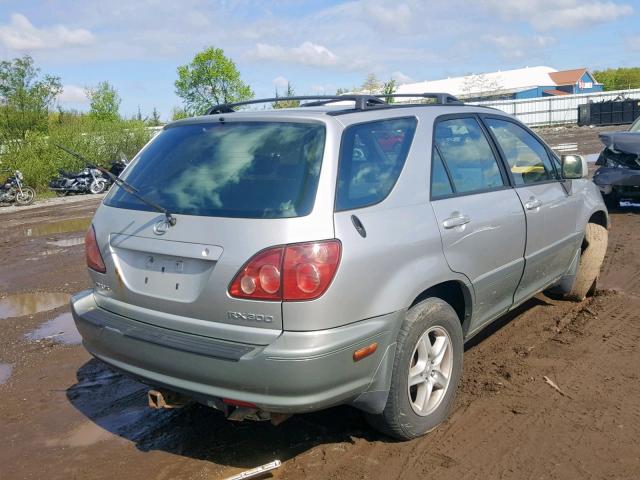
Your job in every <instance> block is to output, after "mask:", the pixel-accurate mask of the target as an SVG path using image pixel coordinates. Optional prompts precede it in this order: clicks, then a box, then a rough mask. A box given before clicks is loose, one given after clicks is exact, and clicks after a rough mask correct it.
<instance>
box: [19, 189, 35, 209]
mask: <svg viewBox="0 0 640 480" xmlns="http://www.w3.org/2000/svg"><path fill="white" fill-rule="evenodd" d="M35 199H36V191H35V190H34V189H33V188H31V187H23V188H22V193H20V192H18V194H17V195H16V204H17V205H20V206H25V205H31V204H32V203H33V201H34V200H35Z"/></svg>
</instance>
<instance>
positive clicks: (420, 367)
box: [365, 298, 463, 440]
mask: <svg viewBox="0 0 640 480" xmlns="http://www.w3.org/2000/svg"><path fill="white" fill-rule="evenodd" d="M462 354H463V337H462V326H461V325H460V319H459V318H458V316H457V315H456V312H455V311H454V310H453V308H452V307H451V305H449V304H448V303H447V302H445V301H444V300H441V299H439V298H428V299H426V300H424V301H422V302H420V303H418V304H417V305H415V306H413V307H412V308H411V309H410V310H409V311H408V312H407V316H406V318H405V320H404V323H403V325H402V328H401V329H400V333H399V334H398V341H397V347H396V354H395V359H394V364H393V374H392V377H391V388H390V390H389V396H388V398H387V404H386V405H385V408H384V410H383V412H382V413H380V414H377V415H372V414H365V415H366V418H367V420H368V422H369V423H370V424H371V426H373V427H374V428H375V429H377V430H379V431H380V432H382V433H384V434H386V435H389V436H391V437H394V438H397V439H399V440H409V439H411V438H415V437H419V436H421V435H424V434H425V433H427V432H430V431H431V430H433V429H434V428H436V427H437V426H438V425H440V424H441V423H442V422H443V421H444V420H446V418H447V416H448V415H449V412H450V410H451V407H452V405H453V400H454V398H455V395H456V390H457V387H458V382H459V381H460V375H461V373H462Z"/></svg>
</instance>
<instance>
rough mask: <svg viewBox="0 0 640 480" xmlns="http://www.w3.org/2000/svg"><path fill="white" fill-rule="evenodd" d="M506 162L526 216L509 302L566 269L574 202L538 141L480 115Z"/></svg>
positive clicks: (575, 240) (572, 245) (575, 243)
mask: <svg viewBox="0 0 640 480" xmlns="http://www.w3.org/2000/svg"><path fill="white" fill-rule="evenodd" d="M484 122H485V125H486V126H487V127H488V130H489V131H490V132H491V134H492V135H493V137H494V138H495V140H496V142H497V144H498V145H499V147H500V149H501V150H502V154H503V156H504V158H505V160H506V162H507V165H508V168H509V170H510V174H511V177H512V179H513V182H514V184H515V191H516V192H517V194H518V196H519V198H520V201H521V202H522V206H523V207H524V210H525V214H526V218H527V247H526V250H525V270H524V275H523V277H522V281H521V282H520V285H519V286H518V290H517V291H516V294H515V298H514V302H515V303H516V304H517V303H520V302H522V301H523V300H525V299H526V298H528V297H530V296H531V295H533V294H535V293H536V292H538V291H540V290H542V289H544V288H545V287H547V286H549V284H550V283H553V282H554V281H555V280H557V279H558V278H559V277H560V276H562V275H563V274H564V273H566V271H567V269H568V268H569V265H570V264H571V260H572V259H573V257H574V255H575V253H576V251H577V248H578V247H579V245H580V235H579V234H577V233H576V218H575V212H576V211H578V208H576V206H575V205H574V202H575V201H577V199H576V198H575V197H572V196H571V195H569V194H568V193H567V191H566V190H565V188H564V186H563V185H562V183H561V181H560V177H559V174H558V172H556V169H555V168H554V166H553V164H552V160H551V158H550V157H549V152H548V151H547V149H546V148H545V147H544V145H543V144H542V143H541V142H540V141H539V140H538V139H537V138H536V137H535V136H534V135H532V134H531V133H530V132H528V131H527V130H526V129H525V128H523V127H522V126H520V125H518V124H516V123H514V122H512V121H510V120H508V119H504V118H496V117H485V118H484Z"/></svg>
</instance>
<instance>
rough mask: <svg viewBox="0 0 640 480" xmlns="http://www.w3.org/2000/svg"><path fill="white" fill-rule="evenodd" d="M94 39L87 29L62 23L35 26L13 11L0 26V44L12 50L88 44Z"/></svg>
mask: <svg viewBox="0 0 640 480" xmlns="http://www.w3.org/2000/svg"><path fill="white" fill-rule="evenodd" d="M94 41H95V37H94V36H93V34H92V33H91V32H90V31H89V30H85V29H83V28H78V29H70V28H68V27H65V26H64V25H55V26H52V27H46V28H37V27H35V26H34V25H33V24H32V23H31V22H30V21H29V19H28V18H27V17H25V16H24V15H22V14H20V13H14V14H13V15H11V21H10V22H9V23H8V24H5V25H2V26H0V44H3V45H4V46H6V47H7V48H9V49H10V50H14V51H33V50H46V49H55V48H61V47H68V46H78V45H89V44H91V43H93V42H94Z"/></svg>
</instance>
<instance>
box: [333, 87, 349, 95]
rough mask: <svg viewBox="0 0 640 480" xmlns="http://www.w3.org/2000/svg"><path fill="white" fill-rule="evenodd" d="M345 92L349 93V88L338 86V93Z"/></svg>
mask: <svg viewBox="0 0 640 480" xmlns="http://www.w3.org/2000/svg"><path fill="white" fill-rule="evenodd" d="M345 93H349V89H348V88H337V89H336V95H344V94H345Z"/></svg>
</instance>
